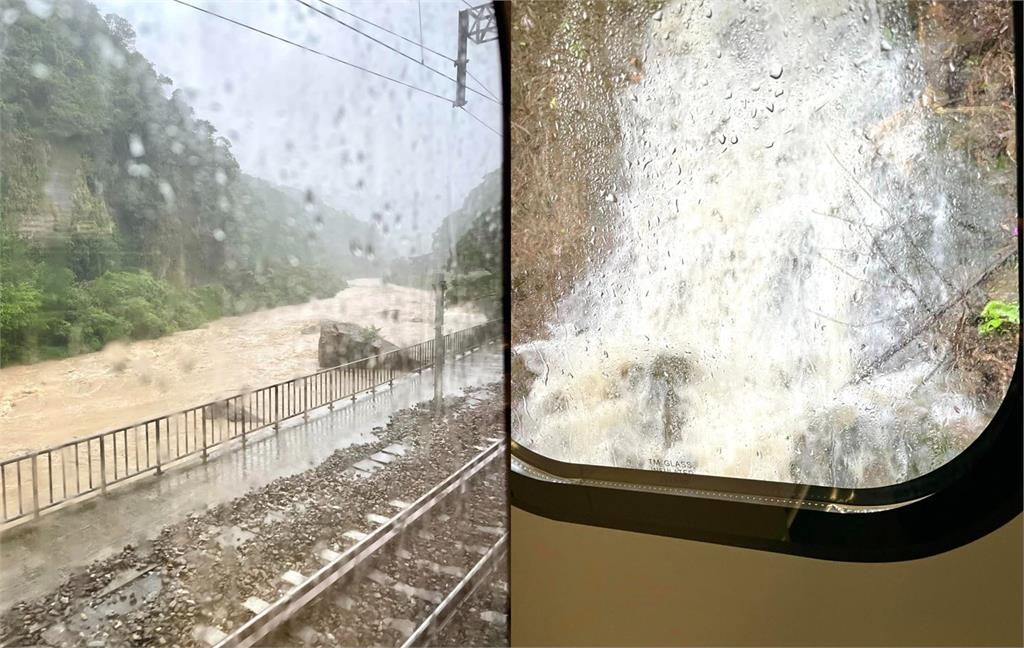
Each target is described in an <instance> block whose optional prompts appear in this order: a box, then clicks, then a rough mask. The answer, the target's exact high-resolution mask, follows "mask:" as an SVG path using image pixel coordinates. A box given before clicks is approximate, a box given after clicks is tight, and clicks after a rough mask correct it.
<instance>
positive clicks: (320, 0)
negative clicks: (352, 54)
mask: <svg viewBox="0 0 1024 648" xmlns="http://www.w3.org/2000/svg"><path fill="white" fill-rule="evenodd" d="M318 1H319V2H320V3H321V4H325V5H327V6H328V7H330V8H331V9H334V10H335V11H340V12H341V13H343V14H345V15H346V16H352V17H353V18H355V19H356V20H361V21H363V22H364V23H369V24H371V25H373V26H374V27H376V28H377V29H379V30H381V31H385V32H387V33H389V34H391V35H392V36H397V37H398V38H401V39H402V40H404V41H405V42H407V43H411V44H412V45H415V46H417V47H421V48H423V49H425V50H426V51H428V52H430V53H431V54H434V55H436V56H440V57H441V58H443V59H445V60H448V61H451V62H452V63H454V62H455V59H453V58H452V57H450V56H448V55H447V54H444V53H442V52H438V51H437V50H433V49H430V48H429V47H427V46H426V45H424V44H423V43H422V42H419V41H414V40H413V39H411V38H406V37H405V36H402V35H401V34H399V33H398V32H395V31H391V30H390V29H388V28H387V27H384V26H382V25H378V24H377V23H375V22H373V21H372V20H367V19H366V18H363V17H362V16H357V15H356V14H354V13H352V12H351V11H348V10H347V9H342V8H341V7H339V6H337V5H333V4H331V3H330V2H327V0H318ZM422 40H423V36H422V35H421V36H420V41H422Z"/></svg>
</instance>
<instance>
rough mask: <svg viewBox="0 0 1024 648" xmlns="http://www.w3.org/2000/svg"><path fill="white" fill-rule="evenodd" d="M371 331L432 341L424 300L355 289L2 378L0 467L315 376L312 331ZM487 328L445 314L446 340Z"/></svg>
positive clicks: (394, 290)
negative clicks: (340, 327)
mask: <svg viewBox="0 0 1024 648" xmlns="http://www.w3.org/2000/svg"><path fill="white" fill-rule="evenodd" d="M324 318H330V319H336V320H342V321H346V322H354V323H357V324H360V325H362V326H377V327H379V328H380V329H381V334H382V335H383V336H384V337H385V338H386V339H387V340H389V341H391V342H393V343H395V344H397V345H399V346H407V345H410V344H415V343H417V342H420V341H423V340H426V339H428V338H430V337H431V336H432V335H433V321H434V296H433V294H432V293H431V292H430V291H427V290H420V289H416V288H407V287H404V286H396V285H392V284H382V283H381V282H380V280H377V279H357V280H353V281H350V282H349V287H348V288H346V289H345V290H343V291H341V292H339V293H338V294H337V295H335V296H334V297H332V298H329V299H320V300H315V301H311V302H308V303H305V304H296V305H292V306H282V307H280V308H274V309H270V310H265V311H260V312H257V313H249V314H247V315H241V316H238V317H226V318H223V319H220V320H217V321H215V322H211V323H209V324H207V325H206V326H204V327H202V328H199V329H195V330H192V331H181V332H179V333H175V334H173V335H169V336H166V337H163V338H159V339H156V340H143V341H137V342H131V343H126V344H112V345H109V346H108V347H107V348H105V349H103V350H102V351H99V352H97V353H90V354H86V355H81V356H76V357H74V358H66V359H63V360H54V361H49V362H40V363H37V364H33V365H27V366H15V367H6V368H3V369H0V457H2V458H7V457H11V456H14V455H17V454H20V453H22V452H26V451H30V450H37V449H40V448H45V447H48V446H53V445H56V444H59V443H62V442H65V441H68V440H70V439H74V438H77V437H81V436H86V435H89V434H94V433H97V432H103V431H106V430H111V429H114V428H117V427H121V426H124V425H128V424H131V423H135V422H138V421H141V420H144V419H147V418H150V417H153V416H157V415H160V414H164V413H167V412H171V411H175V410H179V409H184V408H187V407H191V406H193V405H196V404H199V403H203V402H206V401H209V400H212V399H214V398H220V397H223V396H227V395H230V394H234V393H238V392H240V391H243V390H245V389H248V388H255V387H260V386H262V385H265V384H272V383H275V382H278V381H281V380H286V379H288V378H292V377H295V376H299V375H303V374H308V373H311V372H314V371H316V370H317V341H318V335H317V333H318V327H317V323H318V322H319V321H320V320H321V319H324ZM484 321H485V318H484V316H483V315H482V314H480V313H479V312H477V311H476V310H474V309H473V308H472V307H469V306H458V307H449V308H447V309H446V310H445V332H448V331H454V330H458V329H463V328H467V327H470V326H473V325H475V324H480V323H483V322H484Z"/></svg>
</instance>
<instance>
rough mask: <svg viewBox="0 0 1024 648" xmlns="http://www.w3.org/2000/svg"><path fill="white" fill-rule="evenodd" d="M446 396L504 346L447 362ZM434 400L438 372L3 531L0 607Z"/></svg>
mask: <svg viewBox="0 0 1024 648" xmlns="http://www.w3.org/2000/svg"><path fill="white" fill-rule="evenodd" d="M446 374H447V375H446V376H445V385H444V389H445V394H446V395H453V394H459V393H461V391H462V390H463V389H464V388H466V387H471V386H476V385H482V384H485V383H489V382H493V381H496V380H500V379H501V376H502V357H501V354H500V353H498V347H491V348H485V349H482V350H480V351H477V352H476V353H473V354H470V355H469V356H466V357H464V358H461V359H459V360H457V361H456V362H455V363H454V364H451V363H449V364H448V366H447V370H446ZM432 396H433V374H432V373H431V372H430V371H425V372H424V373H423V374H422V375H420V376H411V377H409V378H406V379H404V380H402V381H400V382H397V383H396V384H395V385H394V387H392V388H391V389H387V388H385V389H383V390H381V391H378V392H377V393H376V394H374V395H371V396H363V397H360V398H359V399H357V400H356V401H355V402H351V401H340V402H339V403H337V404H336V406H335V410H334V411H333V412H332V411H329V410H327V409H326V408H322V409H320V410H317V411H315V412H312V413H311V418H310V420H309V421H308V422H305V423H304V422H303V421H302V419H301V418H300V419H296V420H294V421H290V422H288V423H286V424H284V425H282V427H281V430H280V431H279V432H277V433H274V432H273V431H272V430H269V429H268V430H266V431H261V432H258V433H255V434H253V435H250V437H249V440H248V444H247V446H246V447H245V448H244V449H243V448H242V447H241V445H239V444H230V445H229V446H227V447H225V448H223V449H221V450H219V451H218V452H215V453H211V454H210V458H209V460H208V461H207V462H206V463H205V464H204V463H202V461H201V459H198V458H197V459H195V460H193V461H189V462H187V463H184V464H182V465H181V466H176V467H174V468H168V469H167V471H166V472H165V473H164V474H163V475H162V476H160V477H156V476H153V475H146V476H144V477H142V478H140V479H139V480H136V481H134V482H129V483H126V484H124V485H123V486H121V487H120V488H117V489H112V490H111V491H110V492H109V493H108V494H107V495H101V496H95V497H91V498H89V499H87V500H84V501H82V502H77V503H72V504H71V505H69V506H68V507H67V508H64V509H60V510H55V511H53V512H51V513H49V514H46V515H43V516H42V517H41V518H40V519H39V520H36V521H30V522H27V523H25V524H22V525H20V526H18V527H15V528H13V529H10V530H8V531H6V532H4V533H3V534H0V611H4V610H7V609H8V608H9V607H11V606H12V605H14V604H15V603H17V602H18V601H21V600H27V599H32V598H35V597H37V596H41V595H43V594H46V593H47V592H49V591H51V590H52V589H53V588H55V587H57V586H58V585H59V584H60V583H61V582H62V581H63V579H64V578H65V577H66V576H67V575H68V574H69V573H71V572H72V571H74V570H76V569H79V568H81V567H83V566H85V565H88V564H89V563H91V562H93V561H95V560H100V559H103V558H105V557H107V556H110V555H112V554H115V553H117V552H119V551H120V550H121V549H122V548H123V547H124V546H125V545H126V544H133V545H136V546H138V545H140V544H143V543H145V542H146V541H148V540H151V539H152V538H154V537H156V536H157V535H158V534H159V532H160V530H161V529H162V528H163V527H164V526H166V525H168V524H173V523H175V522H178V521H179V520H181V519H184V518H185V517H186V516H188V514H190V513H192V512H195V511H199V510H203V509H205V508H207V507H211V506H215V505H217V504H220V503H222V502H225V501H228V500H231V499H233V498H235V497H238V496H240V495H242V494H243V493H246V492H248V491H250V490H253V489H256V488H259V487H261V486H263V485H265V484H267V483H269V482H271V481H273V480H274V479H277V478H278V477H283V476H287V475H293V474H296V473H299V472H302V471H303V470H306V469H308V468H310V467H312V466H315V465H316V464H318V463H319V462H321V461H323V460H324V459H325V458H326V457H327V456H329V455H330V454H331V453H332V452H334V451H335V450H338V449H341V448H345V447H348V446H351V445H353V444H361V443H370V442H372V441H374V440H375V436H374V435H373V428H375V427H378V426H382V425H384V424H386V423H387V421H388V418H389V417H390V415H391V413H392V412H394V411H395V410H399V409H402V408H405V407H409V406H411V405H414V404H416V403H419V402H421V401H424V400H429V399H430V398H431V397H432Z"/></svg>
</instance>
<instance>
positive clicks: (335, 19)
mask: <svg viewBox="0 0 1024 648" xmlns="http://www.w3.org/2000/svg"><path fill="white" fill-rule="evenodd" d="M295 2H298V3H299V4H300V5H302V6H303V7H306V8H307V9H309V10H311V11H315V12H316V13H318V14H320V15H321V16H324V17H325V18H327V19H329V20H333V21H334V22H336V23H338V24H339V25H341V26H342V27H345V28H347V29H351V30H352V31H354V32H355V33H357V34H359V35H360V36H365V37H366V38H369V39H370V40H372V41H373V42H374V43H377V44H378V45H381V46H382V47H386V48H387V49H389V50H391V51H392V52H394V53H395V54H398V55H399V56H401V57H403V58H406V59H409V60H410V61H412V62H413V63H415V64H417V65H422V66H423V67H425V68H426V69H428V70H430V71H431V72H433V73H434V74H436V75H438V76H440V77H443V78H445V79H448V80H449V81H451V82H452V83H455V78H454V77H450V76H448V75H447V74H445V73H444V72H442V71H441V70H438V69H437V68H434V67H431V66H429V65H427V64H426V63H424V62H423V61H419V60H417V59H416V57H415V56H409V55H408V54H406V53H405V52H403V51H402V50H400V49H398V48H396V47H392V46H391V45H388V44H387V43H385V42H384V41H382V40H380V39H378V38H374V37H373V36H371V35H370V34H367V33H366V32H364V31H359V30H358V29H356V28H355V27H353V26H352V25H350V24H348V23H347V22H344V21H343V20H340V19H339V18H337V17H335V16H332V15H331V14H329V13H327V12H326V11H322V10H320V9H317V8H316V7H314V6H313V5H311V4H309V3H308V2H306V0H295ZM320 2H322V3H323V4H326V5H327V6H329V7H333V5H331V4H330V3H328V2H326V1H325V0H320ZM469 90H470V91H472V92H475V93H476V94H477V95H479V96H481V97H483V98H484V99H486V100H488V101H492V102H494V103H500V102H499V101H498V100H497V98H494V99H492V98H491V97H488V96H487V95H485V94H483V93H482V92H480V91H479V90H476V89H474V88H469Z"/></svg>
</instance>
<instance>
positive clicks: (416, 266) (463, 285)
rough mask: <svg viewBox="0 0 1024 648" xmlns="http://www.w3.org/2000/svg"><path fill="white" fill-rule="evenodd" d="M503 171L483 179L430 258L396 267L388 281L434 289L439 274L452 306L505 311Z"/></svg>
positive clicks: (438, 236) (442, 230)
mask: <svg viewBox="0 0 1024 648" xmlns="http://www.w3.org/2000/svg"><path fill="white" fill-rule="evenodd" d="M501 237H502V221H501V171H500V170H496V171H492V172H491V173H489V174H487V175H486V176H484V179H483V180H482V181H481V182H480V184H479V185H477V186H476V187H475V188H474V189H473V190H472V191H470V192H469V194H468V195H467V196H466V199H465V200H464V201H463V204H462V206H461V207H460V208H459V209H458V210H456V211H454V212H452V213H451V214H449V215H448V216H447V217H445V219H444V221H442V222H441V225H440V226H439V227H438V228H437V230H436V231H435V232H434V236H433V244H432V248H431V252H430V253H428V254H423V255H419V256H416V257H411V258H408V259H403V260H401V261H400V262H396V263H394V264H392V269H391V272H390V273H389V275H388V280H389V281H391V282H393V283H403V284H406V285H411V286H416V287H420V288H429V287H430V286H431V284H432V282H433V280H434V276H435V274H436V273H437V271H438V270H444V272H445V276H446V278H447V281H448V288H449V292H448V297H447V299H448V300H449V302H450V303H459V302H463V301H474V302H477V303H478V304H479V305H480V306H481V307H482V308H483V309H484V310H485V311H486V312H487V313H488V314H489V316H492V317H498V316H499V315H500V311H501V283H502V273H501V271H502V268H501V240H502V239H501Z"/></svg>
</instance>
